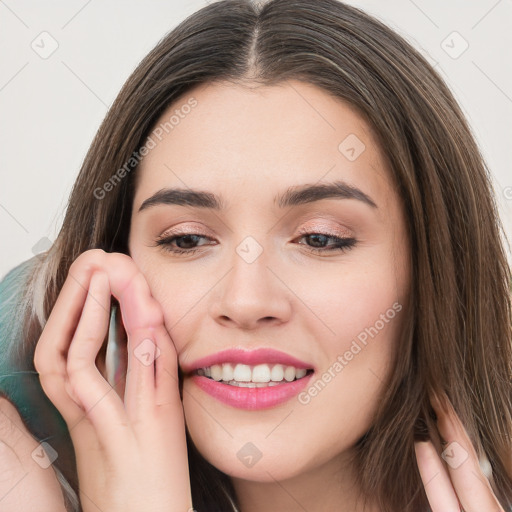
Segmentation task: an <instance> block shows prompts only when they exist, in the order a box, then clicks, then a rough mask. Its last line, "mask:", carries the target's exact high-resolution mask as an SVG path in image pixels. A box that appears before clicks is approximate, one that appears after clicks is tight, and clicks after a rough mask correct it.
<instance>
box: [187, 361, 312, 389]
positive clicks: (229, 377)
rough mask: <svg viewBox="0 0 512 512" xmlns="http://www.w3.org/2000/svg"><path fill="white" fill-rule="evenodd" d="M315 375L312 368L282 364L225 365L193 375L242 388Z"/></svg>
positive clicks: (273, 384)
mask: <svg viewBox="0 0 512 512" xmlns="http://www.w3.org/2000/svg"><path fill="white" fill-rule="evenodd" d="M312 373H313V369H312V368H309V369H307V368H296V367H295V366H289V365H282V364H265V363H264V364H258V365H254V366H250V365H247V364H241V363H238V364H234V363H223V364H214V365H212V366H206V367H203V368H198V369H197V370H195V371H194V372H192V374H193V375H198V376H204V377H206V378H207V379H210V380H214V381H216V382H220V383H222V384H227V385H228V386H236V387H242V388H265V387H273V386H280V385H283V384H285V383H287V382H294V381H297V380H300V379H303V378H304V377H307V376H308V375H311V374H312Z"/></svg>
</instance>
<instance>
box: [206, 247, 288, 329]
mask: <svg viewBox="0 0 512 512" xmlns="http://www.w3.org/2000/svg"><path fill="white" fill-rule="evenodd" d="M231 262H232V264H231V266H230V268H229V270H228V271H227V273H226V274H225V275H224V277H223V278H222V279H221V281H220V282H219V283H218V284H217V286H216V287H215V293H214V294H213V295H212V298H213V299H212V302H211V305H210V314H211V316H212V318H213V319H214V320H215V321H216V322H218V323H220V324H222V325H224V326H230V325H231V326H232V327H236V328H238V329H243V330H254V329H257V328H259V327H261V326H264V325H280V324H282V323H286V322H287V321H288V320H289V319H290V316H291V306H292V297H293V293H292V292H291V291H290V289H289V288H288V287H287V286H286V284H285V283H284V282H283V280H282V278H280V277H279V272H278V271H276V270H274V269H272V268H270V266H268V264H267V263H268V261H267V258H266V257H265V253H263V254H261V255H260V256H259V257H258V258H257V259H256V260H255V261H252V262H248V261H246V260H244V258H243V257H241V256H239V255H238V254H235V255H234V257H233V258H232V260H231Z"/></svg>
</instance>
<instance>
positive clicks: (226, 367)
mask: <svg viewBox="0 0 512 512" xmlns="http://www.w3.org/2000/svg"><path fill="white" fill-rule="evenodd" d="M234 374H235V369H234V368H233V365H232V364H231V363H224V364H223V365H222V380H224V381H226V382H227V381H230V380H233V378H234Z"/></svg>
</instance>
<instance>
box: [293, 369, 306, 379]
mask: <svg viewBox="0 0 512 512" xmlns="http://www.w3.org/2000/svg"><path fill="white" fill-rule="evenodd" d="M306 373H307V370H306V369H305V368H298V369H297V370H295V377H297V379H302V377H304V376H305V375H306Z"/></svg>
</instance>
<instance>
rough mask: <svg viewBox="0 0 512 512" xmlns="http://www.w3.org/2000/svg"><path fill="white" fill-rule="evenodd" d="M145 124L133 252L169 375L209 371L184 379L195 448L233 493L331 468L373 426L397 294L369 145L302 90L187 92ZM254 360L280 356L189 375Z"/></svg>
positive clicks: (391, 242)
mask: <svg viewBox="0 0 512 512" xmlns="http://www.w3.org/2000/svg"><path fill="white" fill-rule="evenodd" d="M172 116H174V117H172ZM164 123H167V124H166V125H165V124H164ZM157 125H158V126H157V127H156V128H155V130H154V131H153V134H152V135H151V139H152V142H150V141H149V140H148V143H147V144H146V146H147V151H148V152H147V154H146V156H145V157H144V159H143V161H142V163H141V166H140V168H139V169H138V170H137V172H138V181H137V186H136V193H135V198H134V204H133V214H132V220H131V231H130V240H129V250H130V255H131V256H132V258H133V259H134V261H135V263H136V264H137V265H138V267H139V268H140V270H141V271H142V272H143V274H144V275H145V277H146V279H147V281H148V284H149V286H150V288H151V291H152V294H153V296H154V297H155V298H156V299H157V301H158V302H159V303H160V304H161V306H162V308H163V312H164V316H165V324H166V328H167V330H168V332H169V334H170V336H171V338H172V340H173V342H174V345H175V346H176V349H177V352H178V358H179V363H180V366H181V367H182V369H184V370H185V371H188V370H190V369H191V368H194V367H197V366H198V365H199V366H212V368H211V369H210V370H209V372H210V378H209V377H208V376H197V375H196V376H193V375H190V374H186V375H185V377H184V383H183V406H184V411H185V418H186V423H187V427H188V430H189V432H190V435H191V437H192V439H193V441H194V444H195V445H196V446H197V448H198V449H199V451H200V452H201V453H202V454H203V456H204V457H205V458H206V459H207V460H208V461H209V462H210V463H211V464H213V465H214V466H216V467H217V468H219V469H220V470H221V471H223V472H224V473H227V474H229V475H231V476H233V477H235V478H240V479H245V480H254V481H261V482H264V481H273V480H274V479H277V480H282V479H286V478H290V477H293V476H297V475H299V474H301V473H304V472H307V471H311V470H314V469H315V468H317V467H319V466H321V465H325V464H326V463H335V464H338V463H339V462H341V460H342V457H339V456H340V455H342V454H343V453H348V450H350V448H351V447H352V446H353V445H354V443H355V442H356V441H357V440H358V439H359V438H360V437H361V436H362V435H363V434H364V433H365V432H366V431H367V430H368V428H369V427H370V426H371V424H372V414H373V413H374V411H375V409H376V407H377V405H378V403H379V399H380V394H381V392H382V391H383V387H384V385H385V381H386V378H387V377H388V375H389V372H390V371H391V366H390V365H391V359H392V355H393V353H394V350H395V343H396V341H397V339H398V334H399V332H400V329H401V325H402V321H403V317H404V315H405V307H404V308H402V306H403V305H404V304H405V301H406V297H407V293H408V286H409V269H410V267H409V252H408V251H409V248H408V241H407V238H406V231H405V223H404V218H403V214H402V210H401V207H400V202H399V197H398V195H397V192H396V190H395V188H394V187H393V185H392V183H391V180H390V175H389V171H388V169H387V168H386V165H385V162H384V159H383V155H382V153H381V151H380V149H379V147H378V146H377V143H376V139H375V138H374V137H373V135H372V133H371V131H370V128H369V126H368V125H367V124H366V123H365V122H364V121H363V119H362V117H361V116H359V115H358V114H357V113H356V112H355V111H354V110H353V109H352V108H350V107H349V106H348V105H347V104H345V103H343V102H341V101H340V100H338V99H335V98H333V97H331V96H330V95H329V94H327V93H326V92H325V91H323V90H322V89H320V88H317V87H315V86H313V85H310V84H305V83H301V82H298V81H290V82H283V83H281V84H279V85H278V86H272V87H267V86H265V87H258V88H256V87H254V88H252V89H251V88H248V87H242V86H239V85H233V84H231V83H225V82H224V83H216V84H213V83H212V84H209V85H206V86H204V85H203V86H199V87H198V88H196V89H194V90H193V91H191V92H190V93H189V94H188V95H186V96H184V97H183V98H182V99H180V100H179V101H177V102H175V103H174V104H173V106H172V107H170V108H169V109H168V110H167V111H166V112H165V113H164V115H162V117H161V119H160V121H159V122H158V123H157ZM335 183H337V184H338V186H337V187H333V184H335ZM306 187H333V188H332V190H331V191H330V192H327V190H328V189H327V188H313V189H311V190H309V191H308V190H303V189H305V188H306ZM168 189H177V190H178V192H174V193H173V192H171V191H169V190H168ZM166 190H167V191H168V192H165V193H162V191H166ZM329 190H330V188H329ZM159 191H160V194H159V195H157V196H154V195H155V194H156V193H157V192H159ZM301 191H302V192H301ZM196 192H200V193H201V194H207V196H206V197H203V196H201V197H199V196H196V195H194V194H195V193H196ZM152 196H154V197H153V199H152V200H151V201H147V200H148V199H149V198H152ZM143 204H144V206H143V208H142V209H141V206H142V205H143ZM187 235H188V236H187ZM171 237H175V238H174V239H173V240H168V245H158V244H156V241H157V240H158V239H169V238H171ZM176 237H177V238H176ZM180 237H181V238H180ZM339 247H341V249H339ZM172 250H178V251H179V250H181V251H182V252H181V253H176V252H172ZM401 310H402V311H401ZM261 348H264V349H271V350H272V351H278V352H280V353H281V354H276V353H275V352H263V353H262V355H261V358H259V359H258V358H252V359H251V357H252V356H253V355H254V354H249V358H248V359H243V358H241V357H240V356H238V355H234V356H229V355H225V356H221V357H220V359H219V360H217V361H215V360H214V361H211V360H210V361H203V362H199V360H200V359H203V358H205V357H207V356H211V355H215V354H217V353H219V352H220V351H224V350H227V349H241V350H244V351H250V352H252V351H254V350H255V349H261ZM283 354H284V358H282V356H283ZM246 355H247V354H246ZM286 355H288V356H289V357H292V358H295V359H296V360H298V361H299V362H297V361H295V363H294V364H293V362H292V361H290V360H286ZM280 356H281V357H280ZM213 362H216V365H215V366H213ZM300 362H302V363H303V364H301V363H300ZM223 363H225V364H223ZM241 363H244V364H243V365H241V366H237V365H238V364H241ZM288 366H290V367H292V368H291V369H290V368H288V369H287V367H288ZM255 367H256V369H255ZM299 367H304V369H303V371H300V368H299ZM306 369H310V370H314V373H311V371H308V372H307V373H306V375H305V376H304V377H302V375H303V374H304V370H306ZM297 370H299V371H297ZM212 377H213V378H212ZM299 377H300V378H299ZM219 378H222V379H223V380H224V379H226V380H227V381H230V380H233V378H234V379H236V380H237V382H240V381H241V382H242V385H238V386H237V385H236V383H231V384H227V383H224V382H222V381H218V380H217V379H219ZM269 378H270V379H272V378H273V379H275V381H274V382H276V383H277V384H275V385H269V384H268V382H265V381H268V379H269ZM287 378H288V379H296V380H295V381H294V382H288V380H287ZM248 379H251V382H252V381H258V380H261V381H263V382H260V383H258V384H248V383H246V381H247V380H248ZM283 379H284V380H283ZM280 386H282V388H280Z"/></svg>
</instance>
